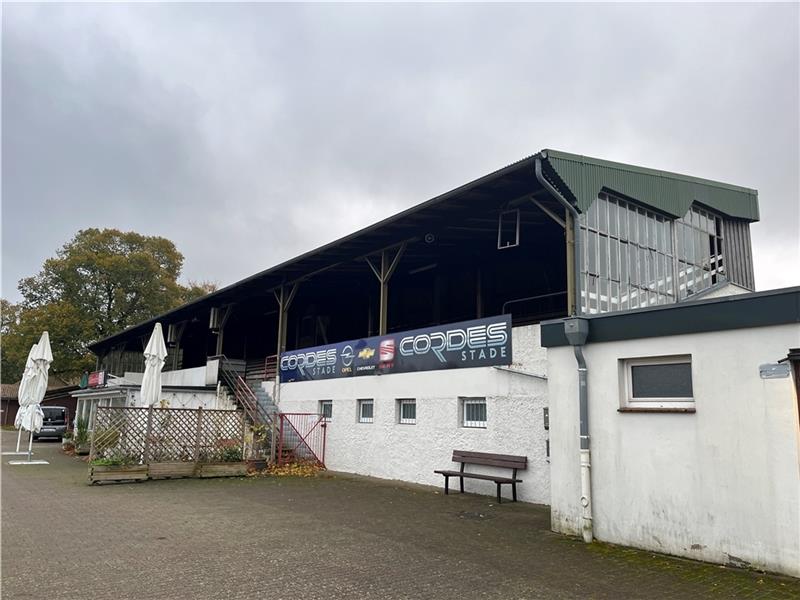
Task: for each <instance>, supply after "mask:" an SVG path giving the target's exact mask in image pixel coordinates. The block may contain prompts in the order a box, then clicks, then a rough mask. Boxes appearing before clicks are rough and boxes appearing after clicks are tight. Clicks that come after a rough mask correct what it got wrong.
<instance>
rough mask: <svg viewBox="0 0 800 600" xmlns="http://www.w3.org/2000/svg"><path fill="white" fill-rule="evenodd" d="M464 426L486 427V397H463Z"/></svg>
mask: <svg viewBox="0 0 800 600" xmlns="http://www.w3.org/2000/svg"><path fill="white" fill-rule="evenodd" d="M461 425H462V427H486V398H462V399H461Z"/></svg>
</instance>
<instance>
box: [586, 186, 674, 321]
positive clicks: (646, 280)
mask: <svg viewBox="0 0 800 600" xmlns="http://www.w3.org/2000/svg"><path fill="white" fill-rule="evenodd" d="M580 224H581V234H582V235H583V266H582V274H583V289H582V290H581V303H582V307H583V310H584V312H586V313H589V314H596V313H604V312H611V311H615V310H628V309H631V308H640V307H645V306H654V305H657V304H669V303H671V302H675V285H674V253H673V239H672V221H670V220H669V219H668V218H667V217H665V216H663V215H660V214H658V213H655V212H653V211H650V210H647V209H645V208H643V207H641V206H638V205H636V204H634V203H632V202H628V201H626V200H622V199H620V198H617V197H615V196H612V195H610V194H606V193H603V194H600V195H599V196H598V197H597V200H595V201H594V202H593V203H592V205H591V206H590V207H589V210H588V211H587V212H586V214H584V215H581V217H580Z"/></svg>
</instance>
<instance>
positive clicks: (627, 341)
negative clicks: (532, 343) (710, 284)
mask: <svg viewBox="0 0 800 600" xmlns="http://www.w3.org/2000/svg"><path fill="white" fill-rule="evenodd" d="M588 321H589V338H588V341H587V343H586V344H585V346H584V347H583V353H584V356H585V360H586V367H587V373H588V405H589V437H590V439H591V507H592V522H593V532H594V536H595V537H596V538H597V539H600V540H603V541H607V542H613V543H617V544H624V545H628V546H635V547H638V548H645V549H648V550H653V551H656V552H663V553H667V554H676V555H679V556H685V557H688V558H694V559H699V560H706V561H710V562H718V563H723V564H730V565H736V566H752V567H756V568H759V569H766V570H769V571H778V572H782V573H788V574H791V575H795V576H800V417H798V396H797V385H798V381H797V379H796V376H797V373H795V374H794V377H793V375H792V373H791V361H787V360H786V358H787V355H789V353H790V351H791V349H796V348H798V347H799V346H800V288H792V289H787V290H774V291H770V292H762V293H758V294H746V295H740V296H733V297H723V298H719V299H711V300H703V301H699V302H696V303H687V304H685V305H680V306H676V307H665V308H655V309H644V310H642V311H634V312H631V313H627V314H625V313H617V314H609V315H603V316H596V317H590V318H589V319H588ZM544 330H545V344H546V345H548V346H550V347H549V348H548V349H547V362H548V377H549V379H548V397H549V404H550V428H551V429H550V431H551V461H552V462H551V520H552V527H553V530H554V531H557V532H559V533H566V534H572V535H579V534H580V532H581V528H582V519H583V515H582V507H581V503H580V502H581V497H582V493H581V474H580V460H579V433H578V424H579V414H578V413H579V401H578V375H577V365H576V359H575V355H574V351H573V347H571V346H570V345H568V344H567V342H566V340H565V339H563V333H562V331H563V323H562V322H550V323H547V324H546V325H545V326H544ZM796 353H797V351H796V350H795V356H796ZM796 359H797V357H796ZM779 360H784V361H785V362H783V363H778V361H779ZM676 361H677V362H676ZM776 363H778V364H776ZM677 364H679V365H682V368H681V369H676V368H675V367H676V365H677ZM795 364H796V363H795ZM641 365H644V366H646V367H647V369H649V370H645V371H642V372H637V371H636V370H635V369H636V367H637V366H641ZM795 368H796V367H795ZM632 369H633V371H632ZM659 369H663V375H664V378H661V375H660V374H659ZM637 377H638V378H640V380H636V378H637ZM683 378H686V381H687V382H688V387H686V385H684V383H683V382H682V379H683ZM632 379H634V381H631V380H632ZM632 384H633V385H632ZM637 385H638V386H640V388H641V389H637V387H636V386H637ZM648 387H651V388H652V389H653V390H654V392H653V393H652V394H651V393H648ZM670 389H672V390H674V395H675V396H676V397H673V398H663V397H655V396H657V395H664V394H665V393H669V390H670ZM636 394H639V397H637V396H636Z"/></svg>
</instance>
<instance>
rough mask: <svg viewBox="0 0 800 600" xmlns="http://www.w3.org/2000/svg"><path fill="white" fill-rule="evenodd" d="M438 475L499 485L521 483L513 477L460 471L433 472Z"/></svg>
mask: <svg viewBox="0 0 800 600" xmlns="http://www.w3.org/2000/svg"><path fill="white" fill-rule="evenodd" d="M434 473H439V474H440V475H449V476H451V477H463V478H464V479H485V480H486V481H499V482H501V483H514V482H515V481H516V482H517V483H522V479H514V478H513V477H497V476H495V475H483V474H481V473H462V472H461V471H434Z"/></svg>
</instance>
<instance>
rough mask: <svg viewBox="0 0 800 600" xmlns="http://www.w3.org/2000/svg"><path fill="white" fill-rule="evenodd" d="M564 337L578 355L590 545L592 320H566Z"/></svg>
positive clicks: (584, 521) (584, 512)
mask: <svg viewBox="0 0 800 600" xmlns="http://www.w3.org/2000/svg"><path fill="white" fill-rule="evenodd" d="M564 335H565V336H566V338H567V341H568V342H569V343H570V345H571V346H572V349H573V351H574V353H575V361H576V362H577V363H578V407H579V414H580V417H579V420H580V431H579V436H580V459H581V533H582V535H583V541H584V542H586V543H587V544H588V543H591V541H592V540H593V539H594V528H593V523H592V455H591V451H590V445H589V389H588V386H587V379H588V373H589V371H588V369H587V368H586V358H585V357H584V355H583V346H584V345H585V344H586V340H587V339H588V337H589V320H588V319H585V318H581V317H571V318H569V319H565V320H564Z"/></svg>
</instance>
